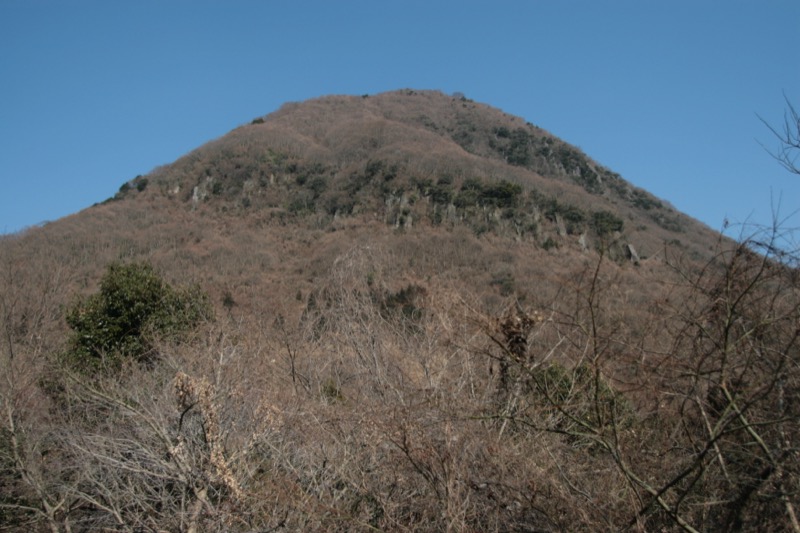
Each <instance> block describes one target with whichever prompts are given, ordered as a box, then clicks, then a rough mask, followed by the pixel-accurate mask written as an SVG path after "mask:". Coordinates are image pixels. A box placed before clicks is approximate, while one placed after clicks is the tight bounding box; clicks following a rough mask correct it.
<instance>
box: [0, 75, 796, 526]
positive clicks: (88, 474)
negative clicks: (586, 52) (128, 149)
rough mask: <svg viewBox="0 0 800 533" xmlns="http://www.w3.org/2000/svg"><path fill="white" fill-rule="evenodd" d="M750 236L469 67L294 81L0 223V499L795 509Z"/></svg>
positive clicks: (122, 519)
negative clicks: (384, 79) (462, 76)
mask: <svg viewBox="0 0 800 533" xmlns="http://www.w3.org/2000/svg"><path fill="white" fill-rule="evenodd" d="M763 237H764V236H763V235H760V236H759V237H758V238H759V239H760V240H756V239H750V240H747V241H745V242H743V243H735V242H733V241H730V240H727V239H724V238H722V237H721V236H719V235H718V234H717V233H715V232H713V231H712V230H710V229H709V228H707V227H706V226H704V225H702V224H700V223H699V222H697V221H695V220H693V219H691V218H690V217H688V216H686V215H684V214H682V213H680V212H677V211H676V210H675V209H674V208H672V207H671V206H670V205H669V204H668V203H667V202H666V201H664V200H661V199H658V198H656V197H654V196H653V195H652V194H650V193H648V192H647V191H644V190H642V189H639V188H637V187H635V186H633V185H632V184H631V183H629V182H627V181H625V180H624V179H623V178H622V177H621V176H619V175H618V174H616V173H615V172H613V171H612V170H610V169H607V168H605V167H603V166H602V165H600V164H599V163H597V162H596V161H593V160H592V159H591V158H590V157H589V156H587V155H586V154H584V153H583V152H582V151H581V150H579V149H578V148H576V147H574V146H571V145H569V144H568V143H566V142H564V141H562V140H560V139H558V138H556V137H555V136H553V135H551V134H549V133H548V132H546V131H545V130H543V129H541V128H539V127H537V126H535V125H533V124H531V123H529V122H526V121H525V120H523V119H521V118H519V117H514V116H511V115H508V114H506V113H503V112H502V111H500V110H497V109H495V108H492V107H490V106H488V105H484V104H480V103H476V102H473V101H471V100H469V99H467V98H465V97H464V96H462V95H460V94H459V95H452V96H451V95H445V94H442V93H440V92H435V91H413V90H401V91H395V92H389V93H384V94H378V95H363V96H328V97H322V98H318V99H314V100H310V101H306V102H301V103H291V104H286V105H284V106H283V107H282V108H281V109H279V110H278V111H276V112H274V113H271V114H270V115H267V116H264V117H258V118H256V119H254V120H253V121H252V122H251V123H250V124H247V125H243V126H241V127H239V128H237V129H235V130H233V131H232V132H230V133H228V134H226V135H224V136H223V137H221V138H219V139H217V140H214V141H212V142H209V143H207V144H206V145H204V146H201V147H200V148H198V149H196V150H194V151H193V152H191V153H189V154H187V155H185V156H184V157H182V158H180V159H178V160H177V161H175V162H174V163H172V164H169V165H166V166H164V167H160V168H157V169H155V170H153V171H152V172H150V173H149V174H147V175H144V176H137V177H136V178H134V179H133V180H131V181H130V182H127V183H124V184H123V185H122V186H121V188H120V191H119V193H117V194H116V195H115V196H114V197H113V198H111V199H109V200H107V201H105V202H102V203H100V204H97V205H95V206H92V207H90V208H88V209H86V210H84V211H82V212H80V213H77V214H75V215H72V216H70V217H66V218H64V219H61V220H58V221H55V222H52V223H49V224H47V225H45V226H43V227H40V228H34V229H30V230H28V231H26V232H24V233H21V234H17V235H12V236H7V237H4V238H3V239H2V240H1V241H0V261H2V267H0V268H1V272H2V280H0V283H2V287H1V288H0V304H2V306H0V308H1V309H2V316H0V321H1V323H0V325H2V331H3V336H4V339H3V348H2V350H3V352H2V357H3V360H2V361H3V362H2V365H3V367H2V368H3V369H4V372H3V374H4V375H5V376H7V377H8V379H6V380H4V383H3V385H2V389H1V390H2V401H3V406H4V417H3V420H4V421H3V425H2V430H1V431H0V463H2V465H3V472H4V473H3V474H2V477H1V478H0V486H2V489H3V490H2V494H3V496H2V497H1V498H2V499H0V504H2V506H0V522H4V523H6V524H8V525H9V526H8V527H9V528H10V529H11V530H15V531H17V530H18V531H29V530H31V528H34V529H36V528H39V529H41V530H50V531H62V530H67V529H70V530H71V531H96V530H104V529H108V530H112V529H113V530H117V529H119V530H128V529H131V530H142V531H155V530H170V531H171V530H176V531H178V530H180V531H206V530H208V531H211V530H225V531H262V530H276V529H285V530H291V531H312V530H313V531H328V530H331V531H333V530H337V531H339V530H341V531H361V530H364V531H367V530H373V531H374V530H387V531H399V530H401V531H405V530H414V531H417V530H430V531H440V530H459V531H468V530H473V531H565V530H568V531H572V530H609V529H612V530H618V529H626V528H627V529H631V530H637V531H651V530H661V529H663V530H673V529H683V530H685V531H695V530H706V529H727V530H734V529H737V528H738V529H740V530H742V529H752V528H761V529H765V528H766V529H780V528H782V527H787V528H788V527H790V525H791V524H794V523H796V519H795V518H792V517H793V516H794V514H793V513H794V505H793V498H795V497H796V494H795V493H794V492H792V489H791V487H792V486H796V485H793V484H795V483H796V482H797V480H798V471H797V468H796V462H793V461H792V460H791V457H793V456H792V452H791V450H792V449H793V448H792V446H793V445H794V444H792V443H796V442H797V440H796V439H797V438H798V430H797V426H796V424H794V423H791V422H790V420H791V417H792V416H794V413H795V412H796V410H797V406H798V402H795V399H796V398H797V396H796V395H797V391H798V379H797V378H798V376H797V364H796V363H797V346H796V344H797V337H798V336H797V335H796V328H795V324H796V317H797V309H800V306H798V305H797V294H798V291H797V290H796V289H797V279H796V277H797V276H796V275H795V273H794V270H793V269H792V268H791V267H789V266H788V264H787V263H785V262H781V261H779V260H777V259H778V258H776V257H774V254H773V253H772V251H770V248H769V247H763V246H762V247H761V249H760V250H761V252H762V253H760V254H759V253H757V252H755V251H754V250H753V248H755V247H756V243H760V242H763ZM767 237H769V234H767ZM212 315H213V316H214V317H215V318H209V317H210V316H212ZM793 332H794V333H793ZM107 341H108V342H107ZM89 360H91V364H76V361H77V362H78V363H81V361H83V363H86V362H87V361H89ZM792 520H794V522H792Z"/></svg>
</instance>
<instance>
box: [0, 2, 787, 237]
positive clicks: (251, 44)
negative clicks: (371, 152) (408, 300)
mask: <svg viewBox="0 0 800 533" xmlns="http://www.w3.org/2000/svg"><path fill="white" fill-rule="evenodd" d="M798 35H800V2H798V1H797V0H782V1H778V0H775V1H769V0H761V1H756V0H751V1H744V0H731V1H727V2H722V1H701V0H693V1H686V0H671V1H669V2H656V1H647V0H635V1H634V0H606V1H601V0H586V1H578V0H574V1H573V0H566V1H559V2H556V1H548V2H544V1H515V2H512V1H504V0H499V1H498V0H494V1H491V2H489V1H488V0H487V1H483V2H476V1H470V0H461V1H458V2H455V1H453V2H445V1H439V2H436V1H432V0H426V1H417V0H410V1H403V2H399V1H398V2H390V1H385V0H381V1H379V0H372V1H341V2H332V1H329V0H324V1H323V0H320V1H315V2H312V1H293V2H278V1H266V0H264V1H255V0H247V1H245V0H231V1H225V2H222V1H203V0H195V1H191V2H189V1H178V0H158V1H150V0H136V1H133V0H131V1H126V2H122V1H108V0H106V1H81V0H77V1H73V2H59V1H55V0H54V1H42V0H0V81H2V83H0V185H2V188H0V233H2V232H13V231H17V230H20V229H22V228H24V227H26V226H29V225H33V224H37V223H40V222H43V221H47V220H55V219H57V218H60V217H62V216H65V215H67V214H70V213H73V212H76V211H79V210H80V209H82V208H85V207H88V206H90V205H91V204H93V203H95V202H98V201H102V200H104V199H106V198H108V197H109V196H112V195H113V194H114V193H115V192H116V191H117V189H118V188H119V186H120V185H121V184H122V183H123V182H125V181H127V180H129V179H131V178H133V177H134V176H136V175H138V174H146V173H147V172H149V171H151V170H152V169H153V168H155V167H157V166H159V165H163V164H167V163H170V162H172V161H174V160H175V159H177V158H178V157H180V156H181V155H183V154H185V153H186V152H188V151H190V150H192V149H193V148H196V147H198V146H200V145H201V144H202V143H204V142H206V141H209V140H211V139H214V138H216V137H219V136H221V135H224V134H225V133H226V132H228V131H229V130H231V129H233V128H234V127H236V126H238V125H241V124H243V123H246V122H249V121H250V120H252V118H254V117H256V116H260V115H264V114H267V113H269V112H271V111H274V110H275V109H277V108H278V107H279V106H280V105H281V104H282V103H284V102H287V101H300V100H305V99H307V98H312V97H316V96H321V95H325V94H364V93H377V92H382V91H388V90H394V89H400V88H415V89H439V90H442V91H444V92H447V93H452V92H455V91H459V92H463V93H464V94H466V96H467V97H469V98H472V99H473V100H476V101H480V102H484V103H487V104H490V105H493V106H495V107H498V108H501V109H503V110H504V111H506V112H508V113H511V114H514V115H519V116H521V117H523V118H524V119H525V120H527V121H530V122H533V123H534V124H536V125H538V126H541V127H543V128H545V129H547V130H549V131H551V132H552V133H554V134H556V135H558V136H559V137H561V138H563V139H564V140H566V141H568V142H570V143H572V144H575V145H577V146H579V147H580V148H582V149H583V150H584V151H585V152H586V153H587V154H588V155H590V156H591V157H593V158H594V159H596V160H597V161H599V162H600V163H602V164H603V165H605V166H607V167H609V168H611V169H612V170H614V171H616V172H619V173H620V174H622V176H623V177H624V178H626V179H627V180H629V181H631V182H632V183H634V184H635V185H637V186H640V187H643V188H645V189H647V190H650V191H651V192H653V193H654V194H656V195H657V196H659V197H661V198H663V199H665V200H667V201H669V202H671V203H672V204H673V205H674V206H676V207H677V208H678V209H680V210H682V211H685V212H687V213H688V214H690V215H691V216H693V217H695V218H698V219H700V220H701V221H703V222H705V223H706V224H708V225H710V226H711V227H713V228H716V229H719V228H720V227H721V226H722V222H723V220H724V219H725V218H727V219H729V220H730V221H731V222H732V223H734V224H735V223H737V222H745V221H750V222H753V223H769V222H770V220H771V211H772V204H776V203H777V202H778V201H779V200H780V202H781V214H783V215H788V214H790V213H791V212H793V211H795V210H798V209H800V176H793V175H791V174H789V173H788V172H786V171H785V170H783V169H782V168H781V167H780V166H779V165H778V164H777V163H776V162H775V161H774V160H772V159H771V158H770V156H769V155H768V154H767V153H766V152H765V150H764V148H762V147H761V146H760V145H759V142H761V143H764V144H765V145H766V146H767V147H769V148H775V147H777V144H776V142H775V141H774V140H773V138H772V137H771V136H770V134H769V132H768V130H767V129H766V127H765V126H764V125H763V124H762V123H761V122H760V120H759V118H758V115H760V116H761V117H763V118H764V119H766V120H767V121H769V122H772V123H774V124H780V122H781V121H782V119H783V113H784V108H785V102H784V94H785V95H786V96H787V97H788V98H789V99H790V100H792V101H793V102H794V103H795V105H796V106H800V46H798V41H797V37H798Z"/></svg>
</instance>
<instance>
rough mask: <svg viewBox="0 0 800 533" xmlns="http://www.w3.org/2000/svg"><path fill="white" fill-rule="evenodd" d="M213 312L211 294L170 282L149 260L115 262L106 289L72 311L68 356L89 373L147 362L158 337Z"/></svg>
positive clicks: (104, 283)
mask: <svg viewBox="0 0 800 533" xmlns="http://www.w3.org/2000/svg"><path fill="white" fill-rule="evenodd" d="M211 315H212V310H211V305H210V303H209V300H208V297H207V296H206V295H205V294H204V293H203V292H201V291H200V290H199V289H197V288H174V287H172V286H170V285H169V284H167V283H165V282H164V281H163V280H162V279H161V277H160V276H159V275H158V274H157V273H156V272H155V270H154V269H153V267H152V266H151V265H150V264H148V263H129V264H122V263H113V264H111V265H110V266H109V267H108V270H107V271H106V274H105V276H104V277H103V279H102V281H101V283H100V292H98V293H96V294H93V295H91V296H89V297H88V298H84V299H81V300H80V301H78V302H77V303H76V304H75V305H74V306H72V308H71V309H70V310H69V311H68V313H67V316H66V319H67V324H68V325H69V326H70V328H72V330H73V331H74V333H73V335H72V338H71V339H70V342H69V347H68V349H67V351H66V353H65V359H66V362H67V363H68V364H70V365H71V366H73V367H75V368H76V369H78V370H81V371H84V372H91V371H95V370H115V369H118V368H119V367H120V365H121V364H122V363H123V361H125V360H135V361H146V360H148V359H151V358H152V357H153V356H154V353H153V344H152V343H153V340H155V339H156V338H158V337H161V338H165V337H166V338H169V337H175V336H177V335H178V334H180V333H182V332H184V331H186V330H187V329H189V328H191V327H193V326H195V325H196V324H198V323H199V322H200V321H201V320H204V319H207V318H210V317H211Z"/></svg>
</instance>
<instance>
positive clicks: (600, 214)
mask: <svg viewBox="0 0 800 533" xmlns="http://www.w3.org/2000/svg"><path fill="white" fill-rule="evenodd" d="M591 224H592V228H594V231H595V233H597V234H598V235H599V236H601V237H602V236H605V235H610V234H612V233H614V232H615V231H622V229H623V228H624V226H625V221H624V220H622V219H621V218H619V217H618V216H617V215H615V214H614V213H611V212H609V211H597V212H595V213H592V220H591Z"/></svg>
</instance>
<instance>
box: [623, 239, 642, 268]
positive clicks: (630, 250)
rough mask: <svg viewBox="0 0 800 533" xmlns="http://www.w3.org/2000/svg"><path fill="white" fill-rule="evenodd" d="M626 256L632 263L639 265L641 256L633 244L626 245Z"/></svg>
mask: <svg viewBox="0 0 800 533" xmlns="http://www.w3.org/2000/svg"><path fill="white" fill-rule="evenodd" d="M625 254H626V255H627V256H628V259H630V261H631V263H633V264H634V265H638V264H639V261H640V259H639V254H637V253H636V249H635V248H634V247H633V245H632V244H631V243H628V244H626V245H625Z"/></svg>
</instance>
